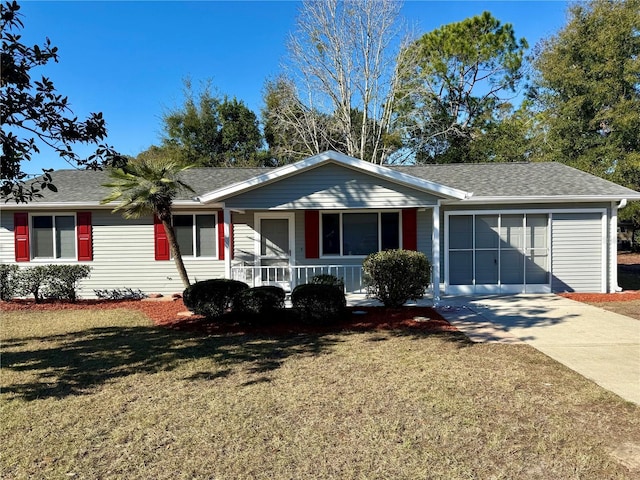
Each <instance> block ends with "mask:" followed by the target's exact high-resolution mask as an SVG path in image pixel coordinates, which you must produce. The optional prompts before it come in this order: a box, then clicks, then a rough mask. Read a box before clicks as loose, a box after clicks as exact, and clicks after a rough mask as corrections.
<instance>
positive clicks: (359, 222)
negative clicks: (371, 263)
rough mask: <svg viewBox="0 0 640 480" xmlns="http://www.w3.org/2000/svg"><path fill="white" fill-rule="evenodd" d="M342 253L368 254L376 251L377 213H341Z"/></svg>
mask: <svg viewBox="0 0 640 480" xmlns="http://www.w3.org/2000/svg"><path fill="white" fill-rule="evenodd" d="M342 230H343V233H342V235H343V248H342V253H343V255H369V254H370V253H373V252H377V251H378V214H377V213H345V214H343V215H342Z"/></svg>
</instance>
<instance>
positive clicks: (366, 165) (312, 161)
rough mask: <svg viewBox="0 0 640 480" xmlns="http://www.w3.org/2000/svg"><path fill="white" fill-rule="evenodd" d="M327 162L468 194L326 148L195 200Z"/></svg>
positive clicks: (445, 192)
mask: <svg viewBox="0 0 640 480" xmlns="http://www.w3.org/2000/svg"><path fill="white" fill-rule="evenodd" d="M330 162H333V163H336V164H338V165H343V166H346V167H351V168H354V169H356V170H360V171H364V172H367V173H370V174H373V175H376V176H378V177H382V178H386V179H387V180H389V181H392V182H395V183H400V184H403V185H408V186H411V187H413V188H417V189H419V190H423V191H428V192H433V193H436V194H440V195H442V196H445V197H449V198H455V199H460V200H461V199H464V198H469V197H470V195H471V194H470V193H469V192H465V191H462V190H458V189H456V188H451V187H447V186H445V185H440V184H438V183H434V182H430V181H428V180H422V179H420V178H417V177H414V176H413V175H408V174H405V173H400V172H396V171H393V170H391V169H389V168H386V167H383V166H381V165H376V164H373V163H371V162H365V161H364V160H358V159H357V158H354V157H350V156H348V155H344V154H342V153H338V152H334V151H327V152H324V153H320V154H318V155H314V156H313V157H309V158H306V159H304V160H300V161H299V162H296V163H291V164H289V165H284V166H282V167H279V168H276V169H274V170H272V171H270V172H267V173H263V174H262V175H257V176H255V177H253V178H250V179H248V180H244V181H242V182H237V183H234V184H233V185H229V186H228V187H223V188H219V189H218V190H214V191H212V192H209V193H205V194H204V195H200V196H199V197H196V199H197V200H199V201H200V202H202V203H209V202H211V201H214V200H216V199H220V198H225V197H228V196H231V195H234V194H238V193H241V192H244V191H246V190H250V189H252V188H254V187H257V186H259V185H262V184H267V183H270V182H273V181H276V180H278V179H282V178H286V177H288V176H291V175H295V174H297V173H300V172H303V171H305V170H309V169H311V168H314V167H316V166H319V165H321V164H325V163H330Z"/></svg>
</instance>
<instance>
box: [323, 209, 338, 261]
mask: <svg viewBox="0 0 640 480" xmlns="http://www.w3.org/2000/svg"><path fill="white" fill-rule="evenodd" d="M322 254H323V255H340V215H339V214H338V213H323V214H322Z"/></svg>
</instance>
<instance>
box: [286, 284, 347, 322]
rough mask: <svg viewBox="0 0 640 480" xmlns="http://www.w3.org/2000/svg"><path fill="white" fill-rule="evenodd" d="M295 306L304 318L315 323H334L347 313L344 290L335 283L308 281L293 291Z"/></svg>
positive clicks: (292, 298) (305, 320)
mask: <svg viewBox="0 0 640 480" xmlns="http://www.w3.org/2000/svg"><path fill="white" fill-rule="evenodd" d="M291 303H292V304H293V308H294V309H295V310H296V312H298V314H299V315H300V316H301V318H302V320H303V321H304V322H307V323H311V324H314V325H321V324H327V323H332V322H335V321H337V320H339V319H340V318H341V317H342V316H343V315H344V313H345V310H346V306H347V301H346V299H345V296H344V292H343V291H342V290H340V289H339V288H337V287H335V286H333V285H323V284H312V283H307V284H304V285H298V286H297V287H296V288H294V289H293V292H291Z"/></svg>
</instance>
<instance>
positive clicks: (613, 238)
mask: <svg viewBox="0 0 640 480" xmlns="http://www.w3.org/2000/svg"><path fill="white" fill-rule="evenodd" d="M626 206H627V199H626V198H623V199H622V200H620V203H619V204H618V205H616V202H611V221H610V230H609V238H610V244H609V256H610V258H611V260H610V261H609V265H610V266H609V268H610V272H609V277H610V285H611V287H610V289H609V290H610V292H621V291H622V288H621V287H620V285H618V210H621V209H623V208H624V207H626Z"/></svg>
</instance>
